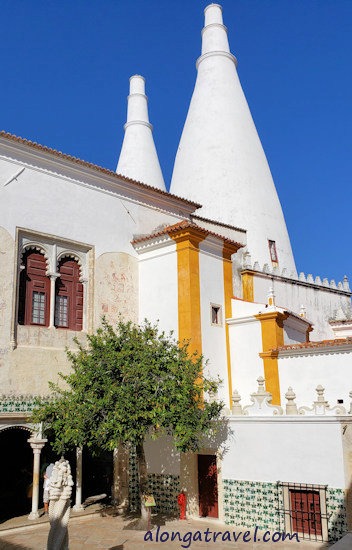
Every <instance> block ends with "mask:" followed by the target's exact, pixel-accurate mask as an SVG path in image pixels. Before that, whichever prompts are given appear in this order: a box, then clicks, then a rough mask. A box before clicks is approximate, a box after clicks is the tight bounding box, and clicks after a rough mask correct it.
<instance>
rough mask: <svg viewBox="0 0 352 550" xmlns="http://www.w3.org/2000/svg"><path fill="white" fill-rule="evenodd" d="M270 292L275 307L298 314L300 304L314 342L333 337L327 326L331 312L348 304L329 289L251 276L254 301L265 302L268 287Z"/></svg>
mask: <svg viewBox="0 0 352 550" xmlns="http://www.w3.org/2000/svg"><path fill="white" fill-rule="evenodd" d="M270 287H272V288H273V289H274V292H275V295H276V304H277V306H278V307H282V308H285V309H288V310H290V311H293V312H294V313H296V314H299V312H300V308H301V306H302V305H303V306H304V307H305V308H306V317H307V319H308V320H309V321H311V322H312V323H313V331H312V332H311V333H310V340H312V341H318V340H325V339H330V338H334V333H333V331H332V330H331V327H330V325H329V324H328V322H327V321H328V319H330V318H332V317H333V315H334V313H335V311H336V310H337V309H338V308H339V307H340V305H341V304H342V305H343V307H344V308H346V306H347V305H348V304H349V303H350V298H349V297H348V296H346V295H345V294H343V293H338V292H336V291H334V290H331V289H329V288H324V287H322V286H321V287H320V288H317V287H316V286H314V285H307V284H300V282H299V281H298V280H294V281H292V282H290V281H287V280H284V279H282V280H280V279H272V278H271V277H270V275H268V276H262V275H261V276H256V275H255V276H254V300H255V301H256V302H264V303H266V300H267V296H268V292H269V288H270Z"/></svg>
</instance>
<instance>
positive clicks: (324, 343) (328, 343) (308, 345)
mask: <svg viewBox="0 0 352 550" xmlns="http://www.w3.org/2000/svg"><path fill="white" fill-rule="evenodd" d="M346 344H352V338H351V337H348V338H339V339H336V340H321V341H320V342H302V343H300V344H289V345H286V346H280V347H279V348H277V349H276V350H273V351H284V350H296V349H297V350H298V349H312V348H326V347H339V346H344V345H346Z"/></svg>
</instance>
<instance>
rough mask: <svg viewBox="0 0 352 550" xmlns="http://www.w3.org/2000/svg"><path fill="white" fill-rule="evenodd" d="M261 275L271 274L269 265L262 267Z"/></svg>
mask: <svg viewBox="0 0 352 550" xmlns="http://www.w3.org/2000/svg"><path fill="white" fill-rule="evenodd" d="M263 273H271V267H270V265H269V264H264V265H263Z"/></svg>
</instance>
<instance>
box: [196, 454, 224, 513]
mask: <svg viewBox="0 0 352 550" xmlns="http://www.w3.org/2000/svg"><path fill="white" fill-rule="evenodd" d="M217 474H218V472H217V468H216V456H215V455H198V490H199V515H200V516H201V517H211V518H218V517H219V507H218V479H217Z"/></svg>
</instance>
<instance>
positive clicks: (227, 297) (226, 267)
mask: <svg viewBox="0 0 352 550" xmlns="http://www.w3.org/2000/svg"><path fill="white" fill-rule="evenodd" d="M237 250H238V247H236V246H230V245H228V244H224V248H223V254H222V257H223V274H224V304H225V319H229V318H230V317H232V308H231V299H232V298H233V282H232V281H233V279H232V261H231V256H232V254H234V253H235V252H237ZM225 336H226V358H227V377H228V386H229V408H230V410H231V407H232V371H231V353H230V336H229V326H228V324H227V323H226V322H225Z"/></svg>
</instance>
